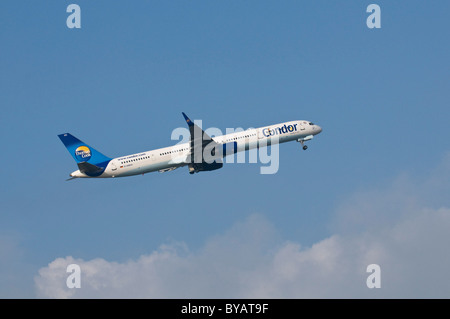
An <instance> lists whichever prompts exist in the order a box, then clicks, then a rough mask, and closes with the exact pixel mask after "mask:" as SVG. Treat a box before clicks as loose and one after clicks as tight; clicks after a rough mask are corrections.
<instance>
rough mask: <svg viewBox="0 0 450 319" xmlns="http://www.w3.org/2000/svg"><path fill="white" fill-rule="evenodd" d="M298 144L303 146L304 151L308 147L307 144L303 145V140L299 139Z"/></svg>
mask: <svg viewBox="0 0 450 319" xmlns="http://www.w3.org/2000/svg"><path fill="white" fill-rule="evenodd" d="M299 142H300V144H302V146H303V150H304V151H306V150H307V149H308V146H307V145H305V141H302V140H299Z"/></svg>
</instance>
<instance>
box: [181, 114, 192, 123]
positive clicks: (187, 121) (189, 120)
mask: <svg viewBox="0 0 450 319" xmlns="http://www.w3.org/2000/svg"><path fill="white" fill-rule="evenodd" d="M181 113H183V116H184V119H185V120H186V123H187V124H188V125H189V126H192V125H194V123H192V121H191V119H190V118H189V117H187V115H186V114H184V112H181Z"/></svg>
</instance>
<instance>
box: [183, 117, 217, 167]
mask: <svg viewBox="0 0 450 319" xmlns="http://www.w3.org/2000/svg"><path fill="white" fill-rule="evenodd" d="M183 116H184V119H185V120H186V123H187V125H188V126H189V132H190V134H191V141H190V148H191V157H190V160H188V163H189V171H190V173H194V172H199V171H211V170H214V169H218V168H221V167H222V166H223V163H222V161H221V160H220V159H216V160H215V162H213V163H209V162H210V161H208V163H207V162H205V155H210V154H209V153H210V152H214V151H215V149H219V147H222V145H220V144H218V143H216V142H215V141H214V140H213V139H212V138H211V137H210V136H209V135H208V134H206V133H205V131H203V130H202V128H201V127H199V126H198V125H197V124H195V123H194V122H192V120H191V119H190V118H189V117H188V116H187V115H186V114H184V113H183ZM205 148H207V150H206V151H205ZM212 155H214V154H212Z"/></svg>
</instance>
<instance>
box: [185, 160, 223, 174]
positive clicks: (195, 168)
mask: <svg viewBox="0 0 450 319" xmlns="http://www.w3.org/2000/svg"><path fill="white" fill-rule="evenodd" d="M222 167H223V163H217V162H213V163H211V164H208V163H201V164H189V165H188V168H189V173H190V174H194V173H198V172H202V171H204V172H206V171H214V170H216V169H219V168H222Z"/></svg>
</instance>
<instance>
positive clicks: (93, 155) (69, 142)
mask: <svg viewBox="0 0 450 319" xmlns="http://www.w3.org/2000/svg"><path fill="white" fill-rule="evenodd" d="M58 137H59V138H60V139H61V142H63V144H64V146H65V147H66V148H67V150H68V151H69V153H70V155H72V157H73V159H74V160H75V161H76V162H77V164H79V163H89V164H92V165H95V166H98V167H102V168H105V167H106V166H107V165H108V163H109V161H110V160H111V158H109V157H107V156H105V155H103V154H102V153H100V152H99V151H97V150H96V149H94V148H93V147H90V146H89V145H87V144H86V143H83V142H82V141H80V140H79V139H77V138H76V137H75V136H73V135H72V134H70V133H64V134H60V135H58Z"/></svg>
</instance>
